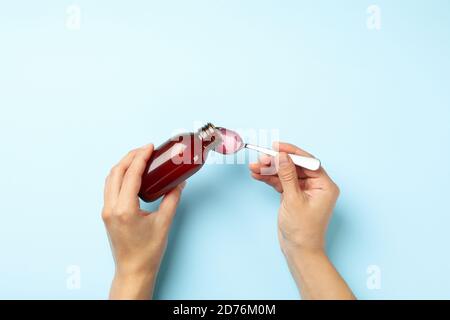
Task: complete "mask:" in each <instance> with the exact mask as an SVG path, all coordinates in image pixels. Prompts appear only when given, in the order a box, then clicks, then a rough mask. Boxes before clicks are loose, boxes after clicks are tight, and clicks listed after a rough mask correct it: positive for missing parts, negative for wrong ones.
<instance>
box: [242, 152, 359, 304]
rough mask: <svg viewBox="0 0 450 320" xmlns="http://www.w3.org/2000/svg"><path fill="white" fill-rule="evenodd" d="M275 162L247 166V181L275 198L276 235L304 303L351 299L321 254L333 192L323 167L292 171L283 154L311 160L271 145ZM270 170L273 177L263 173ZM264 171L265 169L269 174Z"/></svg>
mask: <svg viewBox="0 0 450 320" xmlns="http://www.w3.org/2000/svg"><path fill="white" fill-rule="evenodd" d="M274 149H276V150H278V151H280V153H279V155H278V157H277V158H272V157H262V158H261V160H260V161H259V163H256V164H251V165H250V169H251V171H252V176H253V177H254V178H255V179H257V180H259V181H263V182H265V183H267V184H269V185H270V186H272V187H273V188H275V189H276V190H277V191H278V192H280V193H281V205H280V209H279V213H278V236H279V241H280V245H281V249H282V251H283V253H284V254H285V257H286V259H287V262H288V265H289V267H290V270H291V272H292V274H293V276H294V278H295V280H296V282H297V285H298V287H299V289H300V291H301V293H302V296H303V297H304V298H313V299H314V298H318V299H326V298H332V299H339V298H353V294H352V293H351V291H350V289H349V288H348V286H347V285H346V284H345V282H344V280H343V279H342V278H341V277H340V276H339V274H338V273H337V271H336V270H335V269H334V267H333V266H332V264H331V262H330V261H329V260H328V258H327V256H326V254H325V234H326V229H327V226H328V222H329V220H330V217H331V214H332V211H333V208H334V206H335V203H336V200H337V198H338V196H339V188H338V187H337V185H336V184H335V183H334V182H333V181H332V180H331V179H330V177H329V176H328V175H327V173H326V172H325V170H324V169H323V168H320V169H319V170H317V171H311V170H307V169H304V168H300V167H296V166H295V165H294V163H293V162H292V160H291V158H290V157H289V156H288V155H287V153H291V154H297V155H301V156H307V157H312V155H310V154H309V153H307V152H305V151H303V150H301V149H300V148H298V147H296V146H294V145H291V144H287V143H276V144H275V145H274ZM273 166H275V167H276V175H273V174H272V175H267V174H264V172H265V171H268V170H267V169H268V168H270V167H273ZM269 171H270V170H269Z"/></svg>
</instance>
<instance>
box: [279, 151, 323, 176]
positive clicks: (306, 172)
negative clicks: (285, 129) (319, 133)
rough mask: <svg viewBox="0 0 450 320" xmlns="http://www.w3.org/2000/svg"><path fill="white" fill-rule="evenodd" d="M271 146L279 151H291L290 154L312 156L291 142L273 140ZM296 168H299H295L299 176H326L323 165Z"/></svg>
mask: <svg viewBox="0 0 450 320" xmlns="http://www.w3.org/2000/svg"><path fill="white" fill-rule="evenodd" d="M273 148H274V149H275V150H279V151H281V152H286V153H292V154H297V155H300V156H304V157H311V158H314V156H313V155H312V154H311V153H309V152H307V151H305V150H303V149H301V148H299V147H297V146H295V145H293V144H290V143H286V142H274V143H273ZM297 168H299V170H297V174H298V176H299V177H300V178H326V176H327V175H326V172H325V170H324V169H323V167H320V168H319V169H318V170H308V169H306V168H302V167H297Z"/></svg>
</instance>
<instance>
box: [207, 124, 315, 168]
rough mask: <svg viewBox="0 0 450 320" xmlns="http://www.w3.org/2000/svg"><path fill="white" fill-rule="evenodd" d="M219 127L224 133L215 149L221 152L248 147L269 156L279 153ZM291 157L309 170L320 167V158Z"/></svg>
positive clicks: (295, 155)
mask: <svg viewBox="0 0 450 320" xmlns="http://www.w3.org/2000/svg"><path fill="white" fill-rule="evenodd" d="M217 129H218V130H219V131H220V133H221V135H222V143H221V144H219V145H218V146H217V147H216V148H215V151H217V152H220V153H223V154H231V153H236V152H238V151H239V150H241V149H243V148H247V149H251V150H255V151H258V152H261V153H264V154H267V155H269V156H273V157H275V156H277V155H278V151H275V150H273V149H269V148H264V147H260V146H257V145H253V144H249V143H245V142H244V141H243V140H242V138H241V136H240V135H239V134H238V133H237V132H235V131H233V130H228V129H225V128H220V127H217ZM289 157H291V159H292V162H294V163H295V164H296V165H297V166H299V167H302V168H306V169H308V170H313V171H316V170H318V169H319V168H320V160H319V159H316V158H310V157H305V156H299V155H297V154H291V153H289Z"/></svg>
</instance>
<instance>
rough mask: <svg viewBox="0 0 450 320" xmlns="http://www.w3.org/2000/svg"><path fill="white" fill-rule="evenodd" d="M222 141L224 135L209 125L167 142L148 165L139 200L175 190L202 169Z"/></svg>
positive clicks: (153, 198) (148, 200) (143, 177)
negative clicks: (209, 155)
mask: <svg viewBox="0 0 450 320" xmlns="http://www.w3.org/2000/svg"><path fill="white" fill-rule="evenodd" d="M221 140H222V138H221V135H220V132H219V131H218V130H217V129H216V127H215V126H214V125H212V124H211V123H208V124H206V125H205V126H203V127H202V128H200V129H199V130H198V131H197V132H195V133H194V132H191V133H184V134H180V135H177V136H175V137H172V138H171V139H169V140H167V141H166V142H164V143H163V144H162V145H160V146H159V147H158V148H156V149H155V150H154V151H153V153H152V156H151V157H150V160H149V161H148V163H147V166H146V168H145V171H144V174H143V175H142V183H141V188H140V191H139V197H140V198H141V199H142V200H143V201H145V202H151V201H155V200H157V199H158V198H160V197H161V196H162V195H164V194H165V193H167V192H169V191H170V190H172V189H173V188H174V187H176V186H177V185H178V184H180V183H181V182H183V181H184V180H186V179H187V178H189V177H190V176H192V175H193V174H194V173H196V172H197V171H198V170H200V168H201V167H202V166H203V164H204V163H205V161H206V158H207V157H208V153H209V151H210V150H212V149H214V148H215V147H216V146H217V145H218V144H219V143H220V142H221Z"/></svg>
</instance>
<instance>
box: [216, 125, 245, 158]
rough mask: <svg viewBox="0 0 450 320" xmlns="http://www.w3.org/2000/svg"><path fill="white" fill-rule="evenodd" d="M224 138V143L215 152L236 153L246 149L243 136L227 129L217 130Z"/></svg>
mask: <svg viewBox="0 0 450 320" xmlns="http://www.w3.org/2000/svg"><path fill="white" fill-rule="evenodd" d="M217 129H218V130H219V131H220V134H221V136H222V143H221V144H219V145H218V146H217V147H216V148H215V149H214V150H215V151H217V152H219V153H222V154H231V153H236V152H238V151H239V150H241V149H242V148H243V147H244V142H243V141H242V138H241V136H240V135H239V134H238V133H237V132H235V131H233V130H228V129H225V128H220V127H218V128H217Z"/></svg>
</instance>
